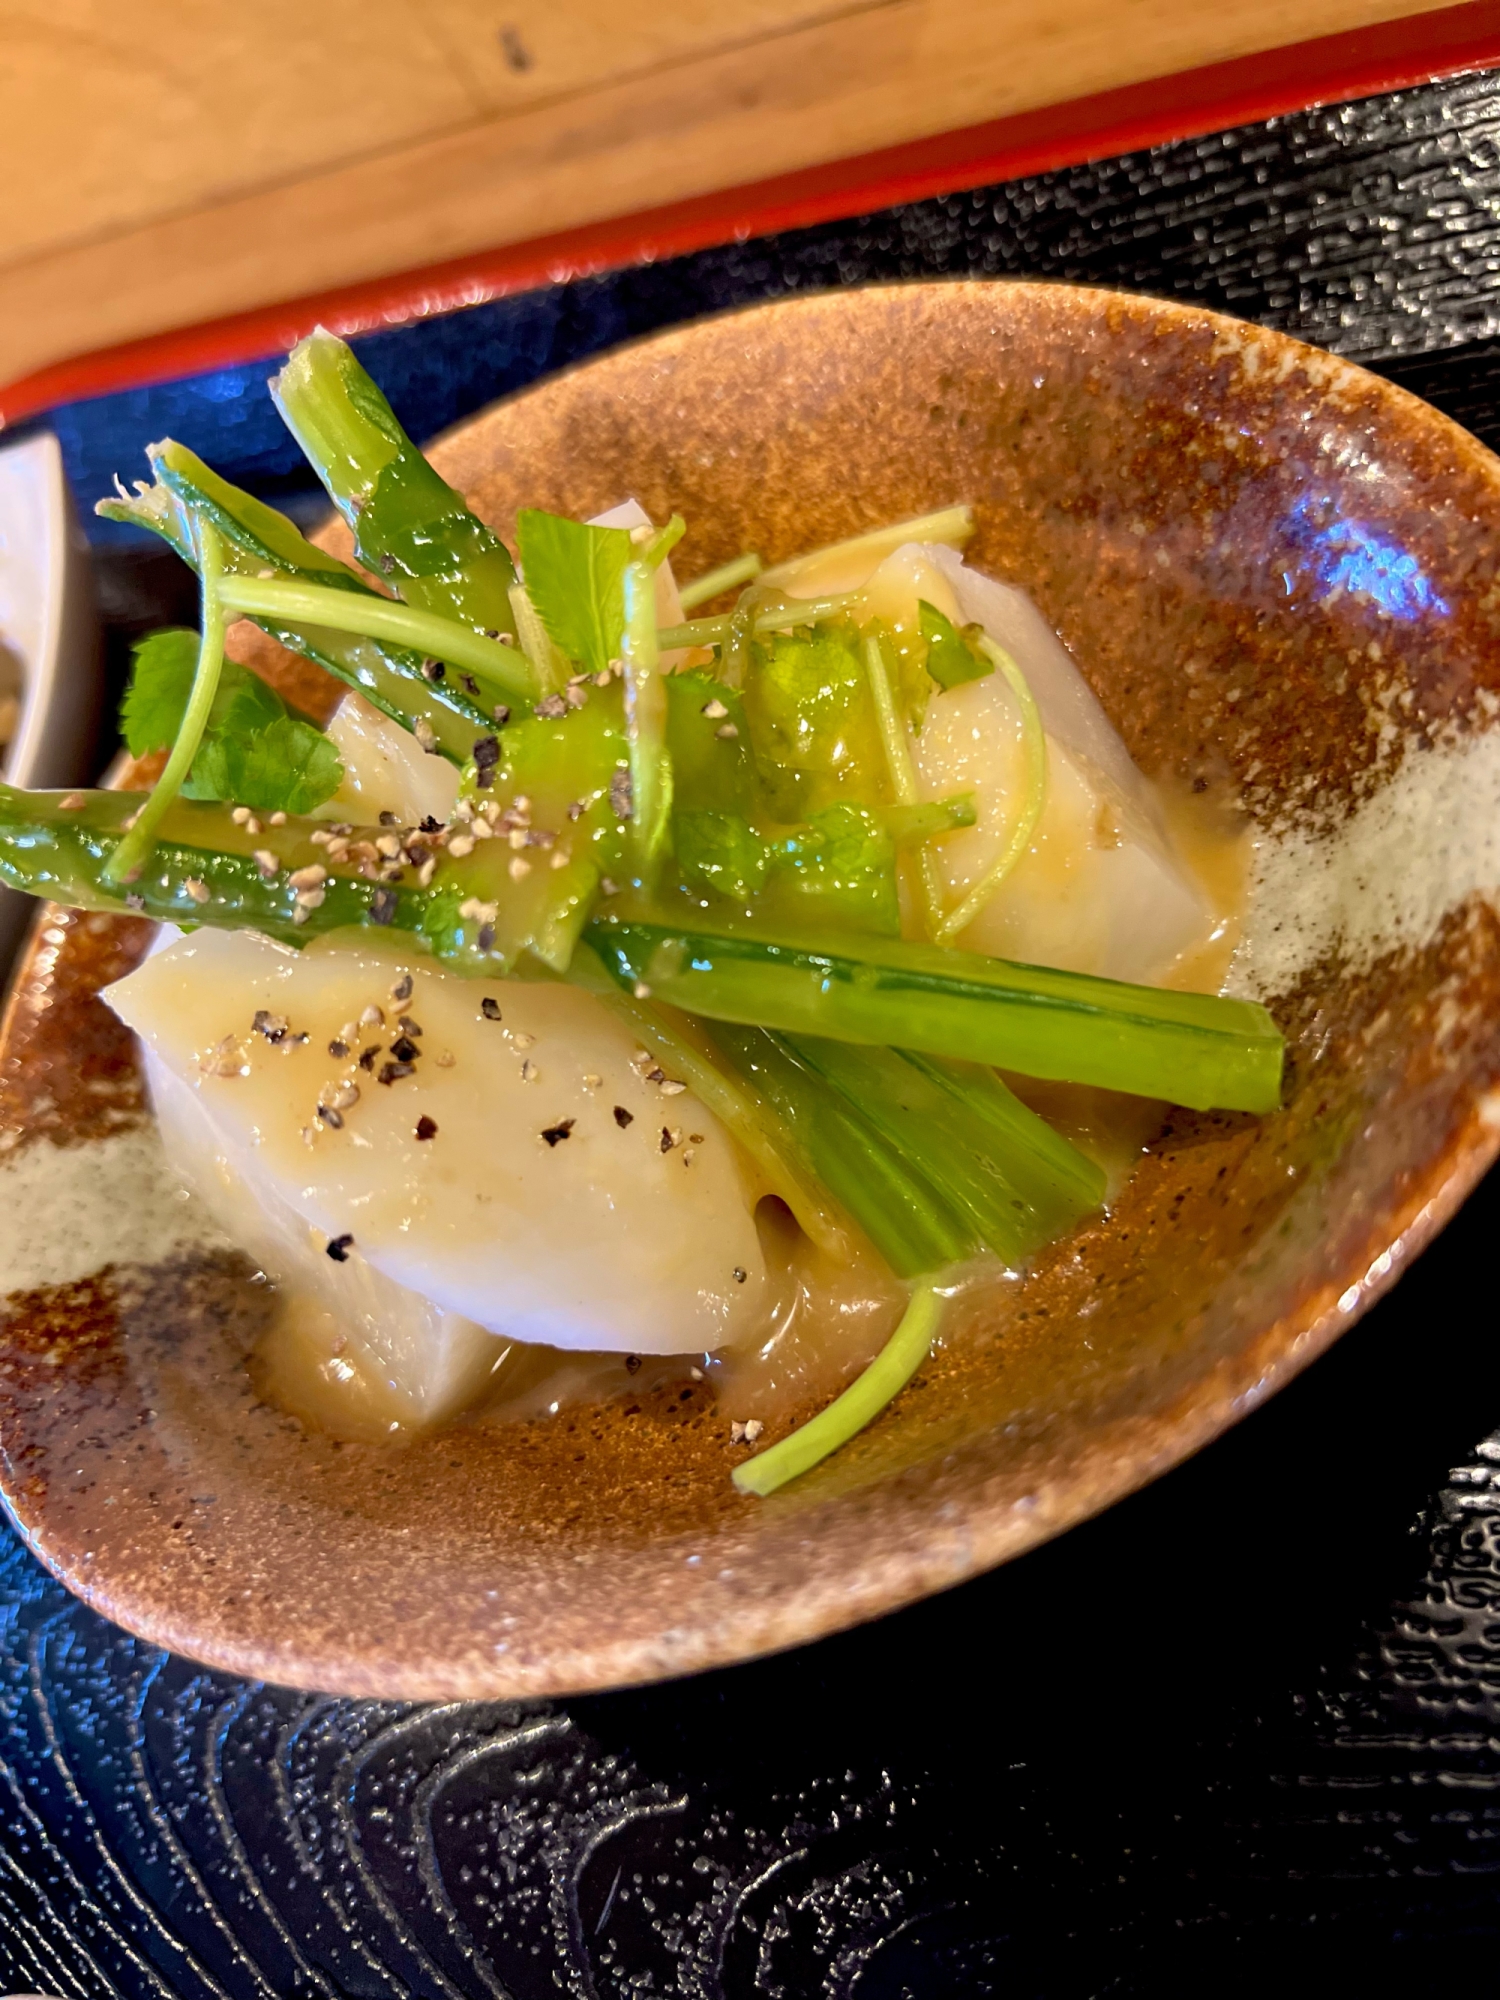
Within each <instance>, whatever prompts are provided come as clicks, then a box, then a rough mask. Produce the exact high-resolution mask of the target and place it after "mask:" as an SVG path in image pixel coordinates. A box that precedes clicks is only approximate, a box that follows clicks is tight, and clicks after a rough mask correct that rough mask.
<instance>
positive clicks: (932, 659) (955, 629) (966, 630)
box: [917, 597, 995, 692]
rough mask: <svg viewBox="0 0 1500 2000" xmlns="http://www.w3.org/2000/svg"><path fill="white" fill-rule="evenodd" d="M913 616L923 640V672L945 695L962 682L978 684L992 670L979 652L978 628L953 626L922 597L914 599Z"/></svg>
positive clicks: (950, 620) (991, 665)
mask: <svg viewBox="0 0 1500 2000" xmlns="http://www.w3.org/2000/svg"><path fill="white" fill-rule="evenodd" d="M917 616H918V619H919V620H920V623H921V631H922V637H923V638H924V639H925V640H926V641H927V671H928V673H930V674H931V675H932V678H933V679H934V680H935V681H936V682H937V684H938V686H939V687H940V688H942V689H943V690H944V691H945V692H946V691H947V689H949V688H954V687H957V686H958V685H959V684H960V682H962V681H982V680H983V679H984V677H985V675H986V674H992V673H993V672H994V671H995V667H994V662H993V661H991V660H987V659H986V658H985V657H984V654H983V653H981V652H980V650H979V635H980V632H981V630H982V627H980V626H978V625H964V626H962V627H960V626H957V625H955V624H954V623H953V621H952V619H951V618H945V617H944V616H943V614H942V612H941V611H939V610H938V608H937V606H936V605H935V604H929V603H928V602H927V599H926V598H925V597H923V598H919V599H918V600H917Z"/></svg>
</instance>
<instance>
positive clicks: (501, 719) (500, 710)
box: [490, 701, 510, 729]
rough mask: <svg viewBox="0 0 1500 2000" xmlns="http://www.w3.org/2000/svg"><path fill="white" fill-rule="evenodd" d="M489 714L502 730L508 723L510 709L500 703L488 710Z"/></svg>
mask: <svg viewBox="0 0 1500 2000" xmlns="http://www.w3.org/2000/svg"><path fill="white" fill-rule="evenodd" d="M490 714H491V716H492V717H493V718H494V720H495V721H496V722H497V723H498V724H499V725H500V727H501V728H502V729H503V728H504V727H505V725H506V723H507V722H509V721H510V708H509V705H508V704H507V703H506V702H503V701H502V702H499V703H497V704H496V706H495V707H494V708H492V709H491V710H490Z"/></svg>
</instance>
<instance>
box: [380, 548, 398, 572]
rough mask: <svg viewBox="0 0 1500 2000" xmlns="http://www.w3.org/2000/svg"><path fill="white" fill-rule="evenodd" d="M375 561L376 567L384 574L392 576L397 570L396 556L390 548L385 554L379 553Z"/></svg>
mask: <svg viewBox="0 0 1500 2000" xmlns="http://www.w3.org/2000/svg"><path fill="white" fill-rule="evenodd" d="M375 563H376V567H377V568H378V569H379V570H380V571H381V573H382V574H383V575H385V576H390V575H391V574H392V573H393V572H394V570H395V567H396V558H395V557H394V556H393V555H392V554H391V553H390V551H389V550H386V551H385V552H384V553H383V554H381V555H378V556H377V557H376V558H375Z"/></svg>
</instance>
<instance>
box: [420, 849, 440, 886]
mask: <svg viewBox="0 0 1500 2000" xmlns="http://www.w3.org/2000/svg"><path fill="white" fill-rule="evenodd" d="M436 869H437V857H436V855H432V856H429V858H428V859H427V860H426V861H424V862H423V863H422V865H421V867H420V868H419V869H418V870H417V887H418V888H419V889H425V888H426V887H427V886H428V884H429V883H430V882H431V881H432V878H433V875H434V873H435V872H436Z"/></svg>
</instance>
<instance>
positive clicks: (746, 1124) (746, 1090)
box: [568, 945, 854, 1264]
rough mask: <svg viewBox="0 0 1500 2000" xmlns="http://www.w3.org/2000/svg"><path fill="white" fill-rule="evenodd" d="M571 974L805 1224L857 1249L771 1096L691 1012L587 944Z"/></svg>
mask: <svg viewBox="0 0 1500 2000" xmlns="http://www.w3.org/2000/svg"><path fill="white" fill-rule="evenodd" d="M568 979H569V981H570V983H571V984H573V985H575V986H582V987H584V988H585V989H586V990H587V991H588V992H590V993H593V994H595V995H596V996H597V997H598V998H599V999H601V1000H603V1001H604V1003H605V1005H606V1006H607V1007H609V1008H610V1010H611V1011H612V1012H613V1013H615V1014H617V1015H618V1016H619V1017H620V1019H621V1020H623V1021H625V1022H627V1023H628V1024H629V1027H630V1030H631V1032H632V1034H634V1035H636V1036H638V1037H639V1038H640V1040H641V1041H642V1042H643V1043H644V1044H645V1045H646V1047H647V1048H648V1049H649V1050H650V1051H651V1053H652V1054H653V1055H654V1056H655V1057H656V1058H657V1060H658V1061H659V1062H661V1063H663V1064H665V1065H666V1066H667V1067H668V1068H669V1069H670V1070H671V1072H672V1073H673V1074H674V1075H676V1076H678V1077H680V1078H681V1079H682V1081H683V1082H684V1083H685V1084H687V1086H688V1088H689V1089H690V1090H691V1091H692V1092H693V1093H694V1095H695V1096H696V1097H697V1099H698V1101H699V1103H701V1104H702V1105H704V1106H705V1107H706V1109H708V1110H709V1111H711V1112H712V1113H713V1115H714V1116H715V1117H716V1118H717V1119H718V1121H719V1123H720V1124H721V1125H722V1126H723V1127H724V1128H725V1130H726V1131H727V1132H729V1133H731V1134H732V1135H733V1137H734V1138H736V1139H737V1140H738V1141H739V1143H740V1144H741V1145H742V1146H743V1147H744V1149H745V1151H746V1152H747V1153H748V1154H749V1155H750V1157H751V1159H752V1160H754V1161H755V1163H756V1165H757V1166H758V1167H759V1168H760V1170H761V1172H762V1173H763V1174H764V1175H765V1177H766V1179H767V1181H768V1182H769V1183H770V1186H771V1190H772V1192H773V1193H774V1194H778V1195H779V1196H780V1197H781V1199H782V1200H783V1201H784V1202H785V1203H786V1205H787V1207H788V1208H789V1209H790V1210H791V1211H792V1214H793V1215H794V1216H795V1217H796V1219H797V1222H798V1224H799V1226H800V1227H801V1228H802V1229H803V1230H804V1231H805V1233H806V1234H807V1235H808V1236H809V1237H811V1239H812V1241H813V1242H814V1243H816V1244H817V1245H818V1247H819V1249H821V1250H824V1251H826V1252H827V1254H828V1255H829V1256H830V1257H832V1258H833V1259H834V1260H835V1261H836V1262H837V1263H840V1264H847V1263H848V1262H849V1261H850V1259H851V1258H852V1256H853V1254H854V1249H853V1239H852V1238H851V1235H850V1231H849V1226H848V1223H847V1222H846V1220H845V1219H844V1217H843V1216H842V1215H841V1214H840V1212H839V1210H838V1208H837V1207H836V1206H835V1205H834V1203H832V1202H831V1201H830V1200H829V1199H828V1196H827V1194H826V1193H825V1192H824V1190H823V1188H822V1186H821V1185H820V1183H819V1182H818V1181H817V1180H816V1179H815V1178H814V1176H813V1175H812V1174H810V1173H807V1172H805V1171H804V1170H803V1168H802V1165H801V1162H800V1160H799V1158H798V1155H797V1150H796V1146H795V1144H794V1143H793V1141H792V1137H791V1134H790V1133H789V1132H788V1131H787V1130H786V1129H785V1126H784V1124H783V1121H782V1120H781V1118H780V1117H779V1116H778V1115H777V1113H776V1112H775V1111H774V1110H773V1108H772V1107H771V1105H770V1104H769V1103H768V1102H767V1101H766V1099H765V1098H764V1097H763V1096H762V1095H761V1094H760V1093H759V1092H758V1091H756V1090H755V1089H754V1088H753V1087H752V1086H751V1085H750V1084H748V1083H747V1082H745V1081H743V1080H742V1079H741V1078H740V1077H738V1076H735V1075H733V1074H731V1073H730V1072H729V1071H728V1070H726V1068H725V1066H724V1063H723V1061H722V1060H716V1057H717V1051H716V1050H714V1049H713V1048H712V1047H711V1045H709V1044H708V1043H707V1038H706V1037H703V1036H702V1035H701V1031H699V1033H698V1035H696V1036H695V1034H694V1029H693V1024H692V1023H691V1022H690V1021H688V1020H687V1019H686V1018H685V1017H684V1019H683V1022H682V1026H681V1028H679V1027H678V1026H677V1024H676V1023H675V1022H674V1021H671V1020H669V1019H668V1018H667V1016H666V1015H665V1014H664V1013H663V1012H662V1010H661V1009H660V1008H659V1007H656V1006H653V1005H652V1004H651V1002H650V1001H647V1000H636V999H634V998H633V997H632V996H630V995H628V994H625V993H622V992H621V991H620V989H619V987H618V986H616V984H615V982H614V981H613V980H612V979H611V978H610V976H609V974H608V973H607V972H606V971H605V969H604V967H603V966H602V965H601V964H600V963H599V960H598V959H597V958H596V957H595V955H594V953H593V952H591V951H590V950H589V948H588V947H587V945H583V946H580V948H579V949H578V950H577V951H576V952H575V953H574V955H573V962H572V964H571V965H570V966H569V967H568Z"/></svg>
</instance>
